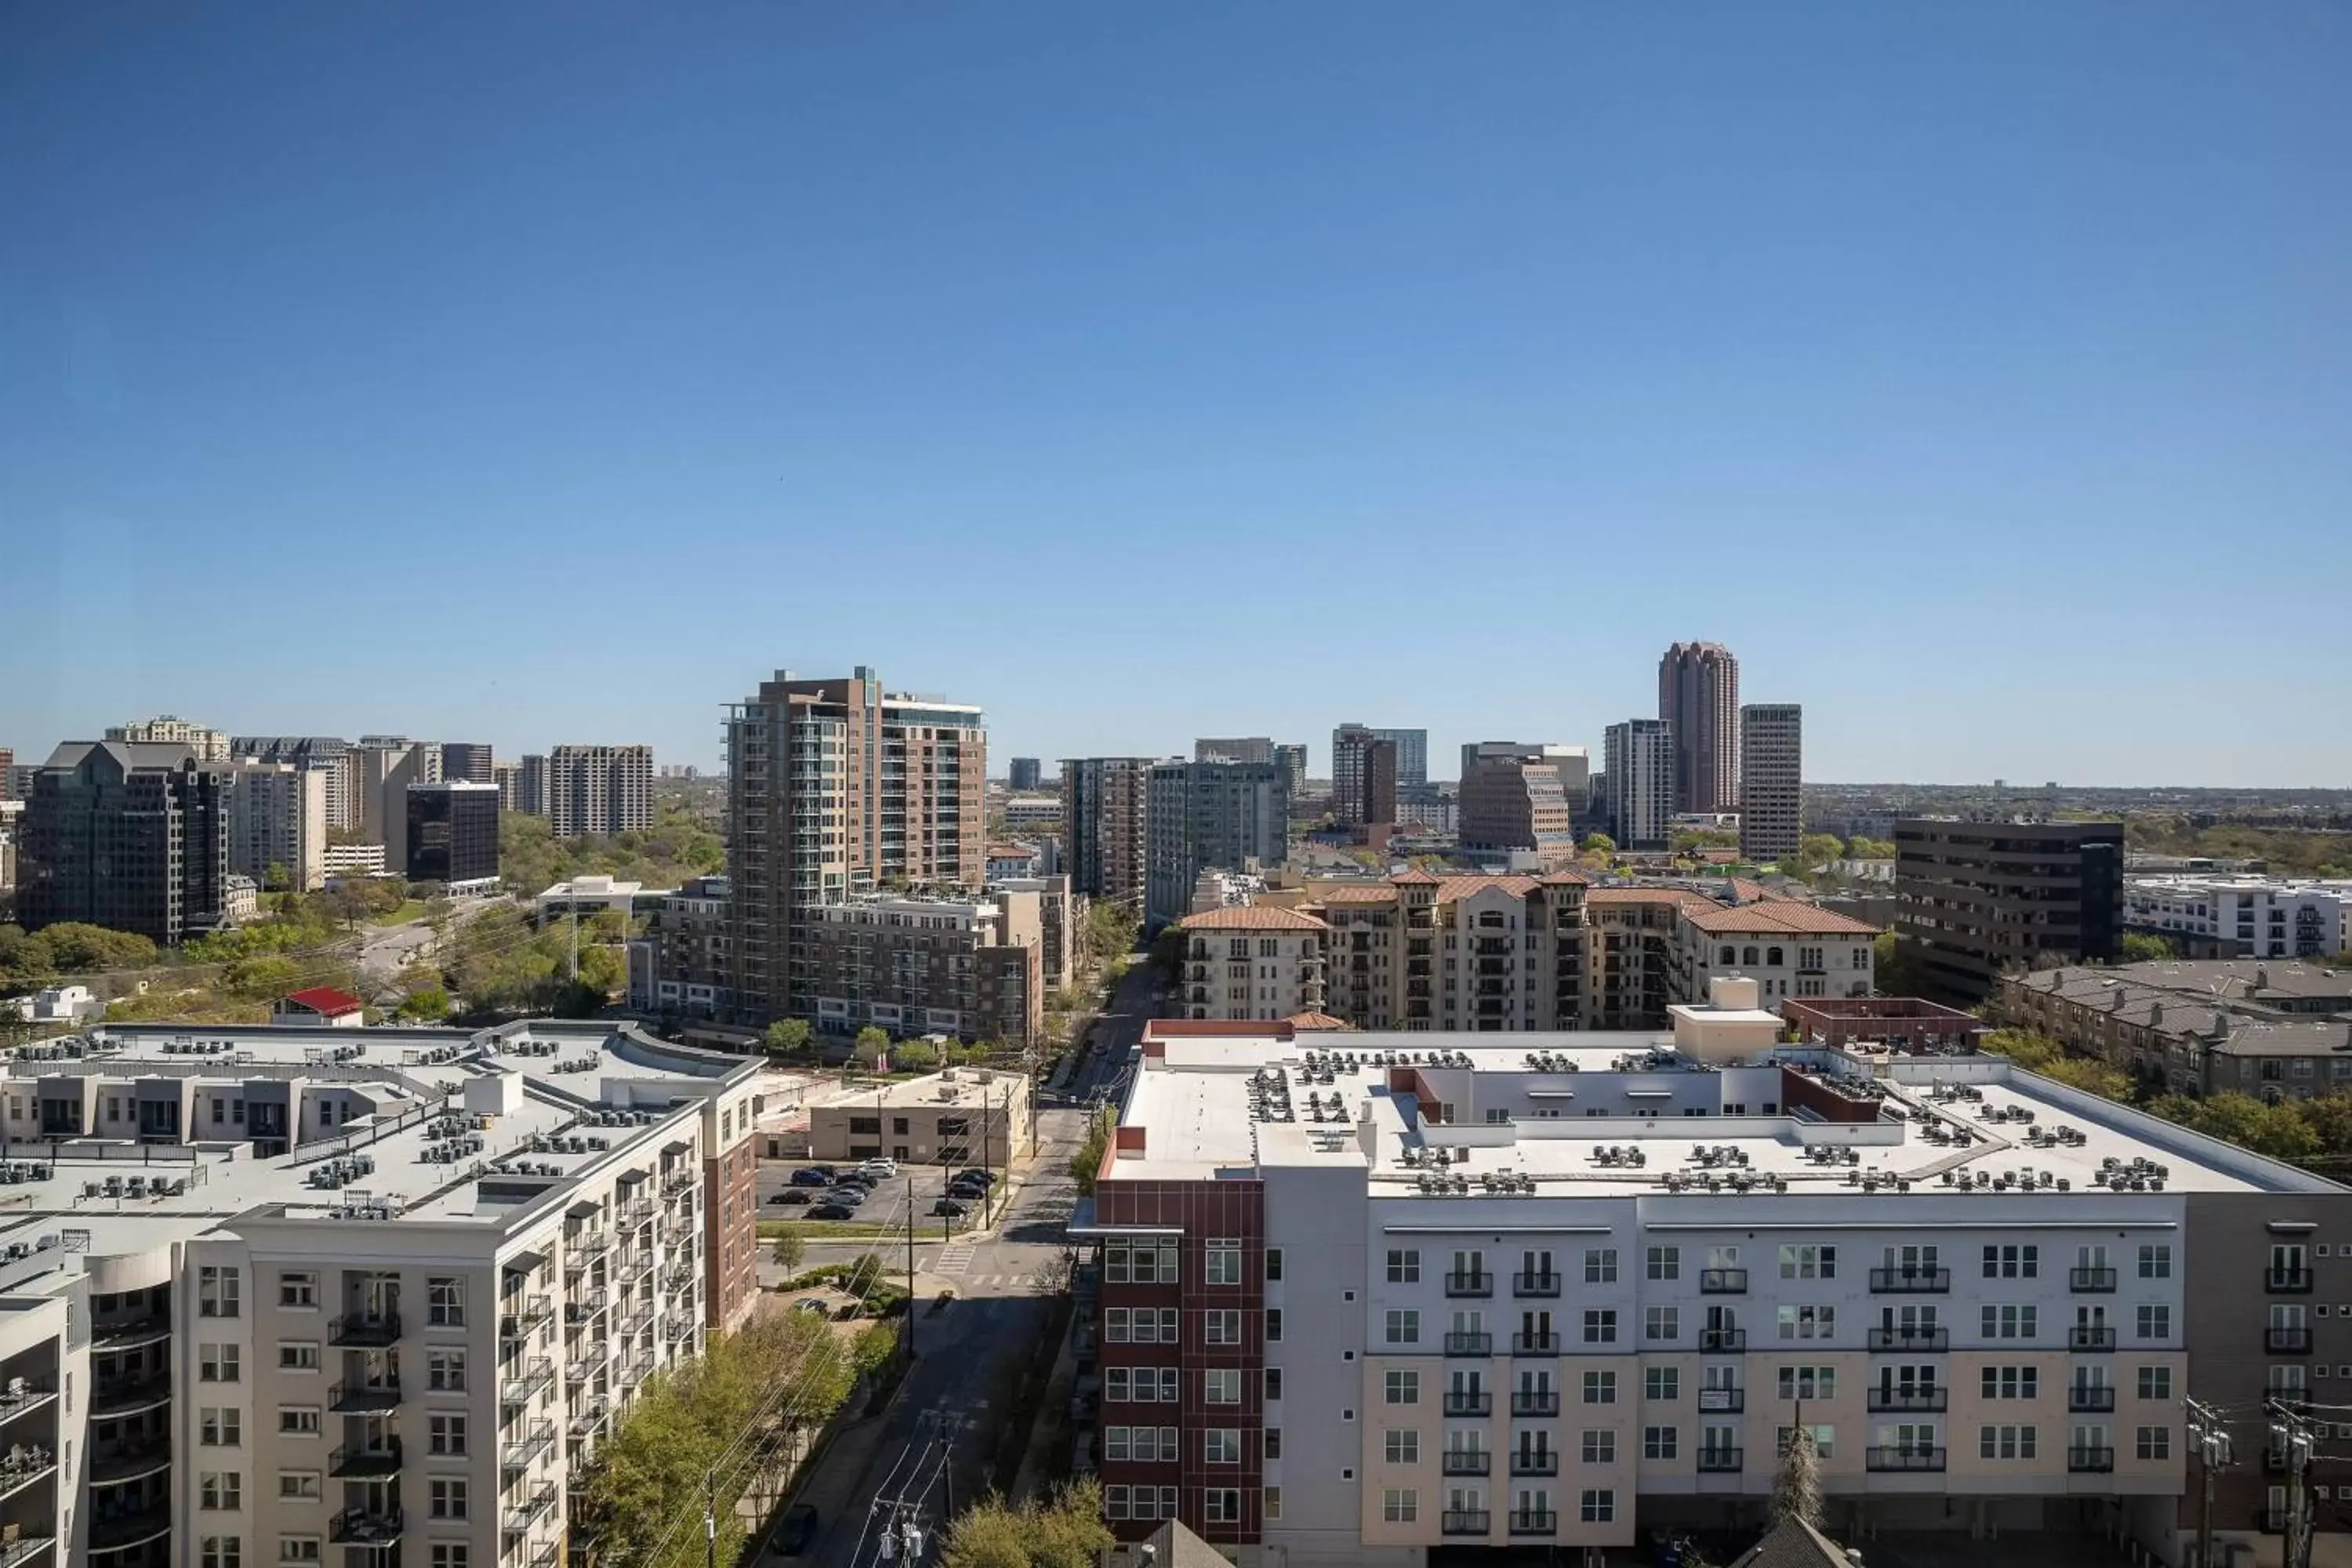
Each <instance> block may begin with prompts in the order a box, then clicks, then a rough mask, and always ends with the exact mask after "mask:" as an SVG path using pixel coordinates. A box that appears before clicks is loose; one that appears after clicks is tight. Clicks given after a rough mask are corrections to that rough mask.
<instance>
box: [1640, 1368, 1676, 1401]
mask: <svg viewBox="0 0 2352 1568" xmlns="http://www.w3.org/2000/svg"><path fill="white" fill-rule="evenodd" d="M1682 1383H1683V1374H1682V1371H1681V1369H1680V1368H1677V1367H1671V1366H1653V1367H1644V1368H1643V1371H1642V1397H1643V1398H1644V1399H1661V1400H1664V1399H1680V1398H1681V1397H1682V1394H1683V1389H1682Z"/></svg>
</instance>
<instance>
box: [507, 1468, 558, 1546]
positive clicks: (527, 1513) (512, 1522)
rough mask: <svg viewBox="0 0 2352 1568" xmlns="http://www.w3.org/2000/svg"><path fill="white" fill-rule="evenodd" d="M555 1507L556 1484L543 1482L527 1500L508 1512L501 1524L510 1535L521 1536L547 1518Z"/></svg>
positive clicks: (533, 1489) (532, 1491) (533, 1490)
mask: <svg viewBox="0 0 2352 1568" xmlns="http://www.w3.org/2000/svg"><path fill="white" fill-rule="evenodd" d="M554 1506H555V1483H554V1482H553V1481H541V1482H540V1483H539V1485H538V1486H536V1487H534V1488H532V1489H531V1493H530V1496H529V1497H527V1498H525V1499H524V1500H522V1501H521V1502H520V1504H518V1505H517V1506H515V1507H513V1508H510V1509H509V1510H507V1511H506V1516H505V1518H504V1519H503V1520H501V1521H500V1523H501V1524H502V1525H503V1526H504V1528H505V1530H506V1532H507V1533H508V1534H509V1535H521V1534H524V1533H525V1532H527V1531H529V1530H530V1527H531V1526H532V1525H533V1524H534V1523H536V1522H537V1521H539V1520H541V1518H543V1517H545V1515H546V1514H547V1512H548V1510H551V1509H552V1508H553V1507H554Z"/></svg>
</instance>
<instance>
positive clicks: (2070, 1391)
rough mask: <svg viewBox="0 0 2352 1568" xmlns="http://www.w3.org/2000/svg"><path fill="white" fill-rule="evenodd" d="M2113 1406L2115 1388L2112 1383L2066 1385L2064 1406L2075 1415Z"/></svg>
mask: <svg viewBox="0 0 2352 1568" xmlns="http://www.w3.org/2000/svg"><path fill="white" fill-rule="evenodd" d="M2115 1407H2116V1390H2115V1385H2114V1384H2105V1383H2101V1384H2090V1383H2074V1384H2067V1385H2066V1408H2067V1409H2068V1410H2070V1411H2072V1412H2073V1413H2074V1414H2075V1415H2092V1414H2095V1413H2097V1412H2099V1411H2102V1410H2113V1409H2114V1408H2115Z"/></svg>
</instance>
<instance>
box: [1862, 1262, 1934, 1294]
mask: <svg viewBox="0 0 2352 1568" xmlns="http://www.w3.org/2000/svg"><path fill="white" fill-rule="evenodd" d="M1951 1289H1952V1271H1951V1270H1950V1269H1948V1268H1874V1269H1872V1270H1871V1271H1870V1293H1871V1294H1872V1295H1874V1296H1943V1295H1948V1294H1949V1293H1950V1291H1951Z"/></svg>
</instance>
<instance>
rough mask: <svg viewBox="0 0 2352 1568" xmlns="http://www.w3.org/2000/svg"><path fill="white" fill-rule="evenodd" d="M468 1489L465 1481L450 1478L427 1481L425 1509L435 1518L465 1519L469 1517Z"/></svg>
mask: <svg viewBox="0 0 2352 1568" xmlns="http://www.w3.org/2000/svg"><path fill="white" fill-rule="evenodd" d="M425 1512H426V1514H428V1515H429V1516H430V1517H432V1518H434V1519H465V1518H467V1517H468V1514H467V1486H466V1483H465V1482H464V1481H461V1480H454V1479H436V1480H433V1481H428V1482H427V1483H425Z"/></svg>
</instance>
